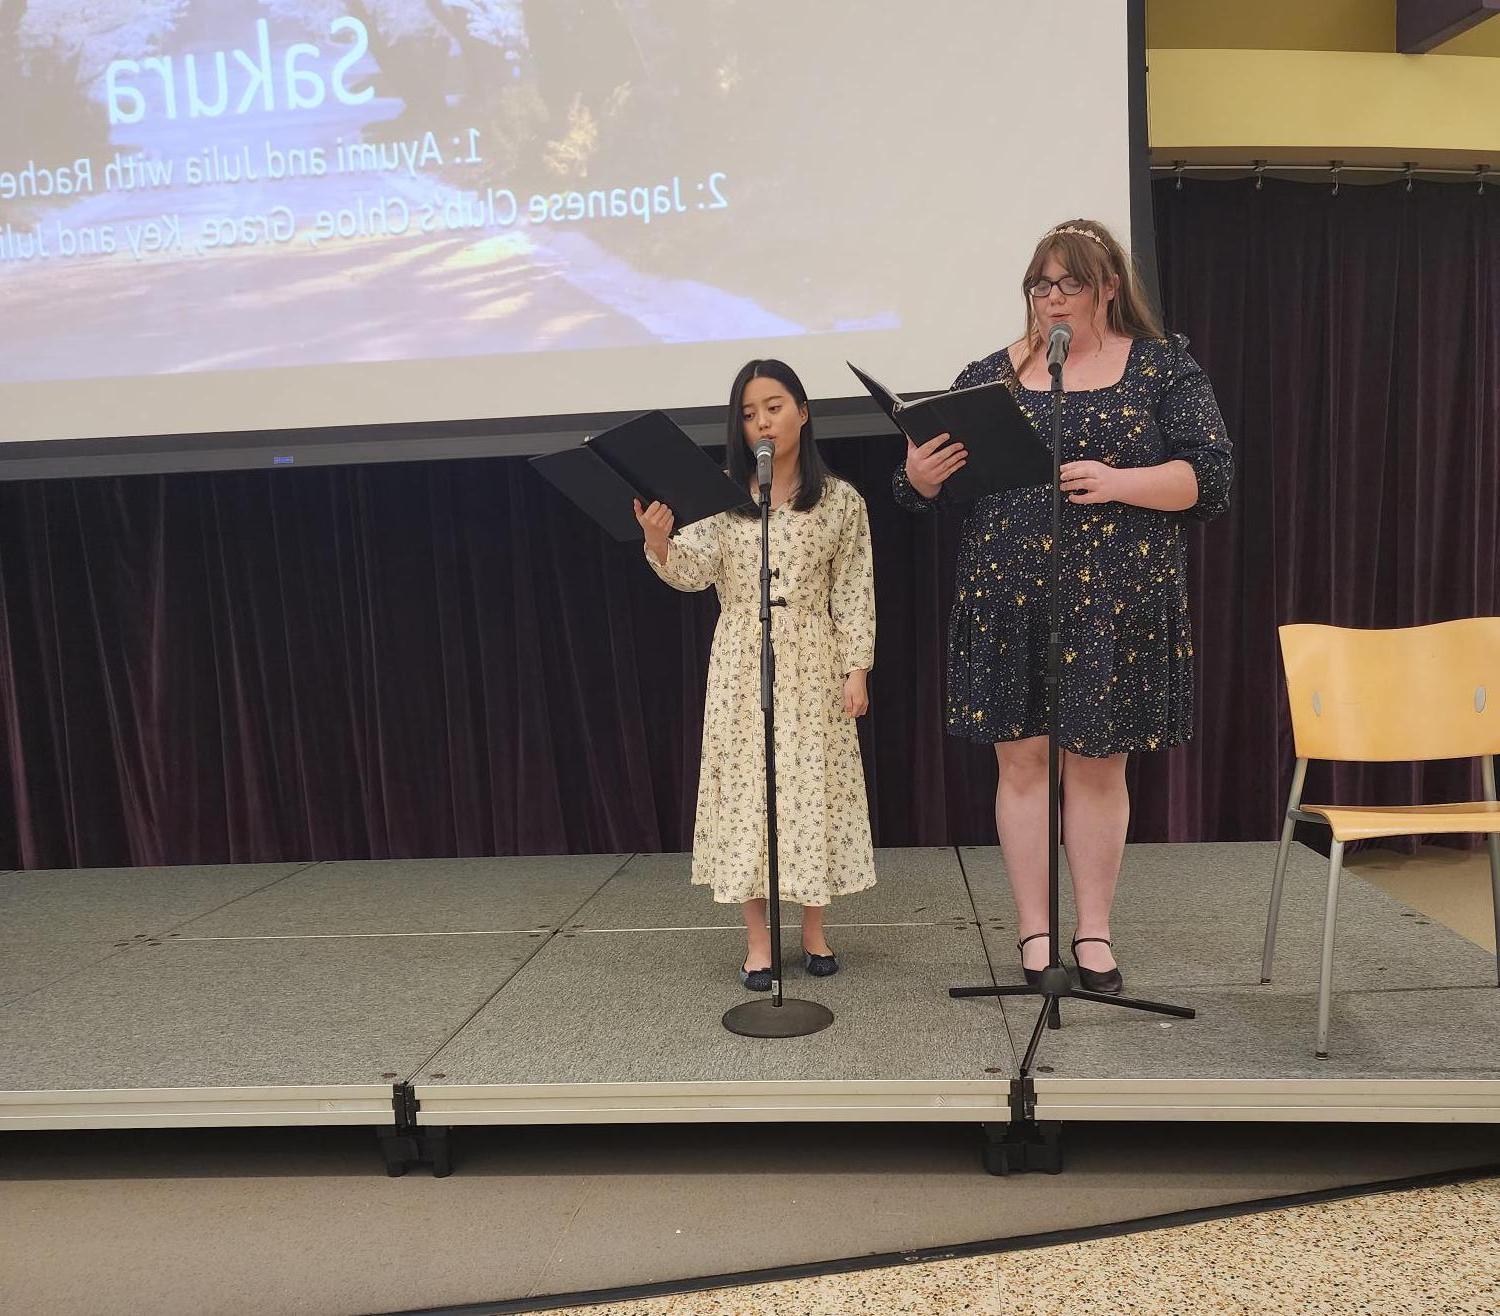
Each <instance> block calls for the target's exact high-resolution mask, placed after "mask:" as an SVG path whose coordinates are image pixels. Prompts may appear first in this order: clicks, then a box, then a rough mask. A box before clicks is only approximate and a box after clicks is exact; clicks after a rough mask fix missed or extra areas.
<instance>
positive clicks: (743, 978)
mask: <svg viewBox="0 0 1500 1316" xmlns="http://www.w3.org/2000/svg"><path fill="white" fill-rule="evenodd" d="M740 983H741V985H742V986H744V988H745V989H746V990H747V991H752V992H768V991H770V990H771V970H770V969H769V968H765V969H745V968H741V969H740Z"/></svg>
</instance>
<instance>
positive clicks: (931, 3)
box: [0, 0, 1141, 476]
mask: <svg viewBox="0 0 1500 1316" xmlns="http://www.w3.org/2000/svg"><path fill="white" fill-rule="evenodd" d="M1129 8H1130V6H1128V5H1127V4H1126V3H1125V0H1049V3H1047V4H1037V3H1035V0H928V3H923V4H916V3H905V2H899V0H363V2H361V0H94V2H93V3H90V4H87V5H83V4H78V3H76V2H74V3H69V2H65V0H3V3H0V297H3V321H0V476H5V475H10V476H15V475H33V474H47V473H60V472H64V471H67V472H71V473H89V472H97V473H107V472H111V471H121V470H132V469H158V470H160V469H174V468H178V469H187V468H194V467H202V466H214V465H227V466H236V465H237V466H253V465H259V464H270V463H272V462H275V463H278V464H295V463H304V464H305V463H306V462H308V461H314V462H316V461H323V460H348V459H369V458H380V457H387V458H389V457H413V456H426V455H432V456H451V455H456V454H460V453H465V452H478V451H538V450H542V449H544V448H546V447H549V446H556V445H557V444H560V443H563V442H571V441H573V440H574V438H575V437H576V435H577V434H578V433H581V432H584V431H585V430H587V429H590V428H597V427H599V426H600V425H602V424H604V423H607V421H608V419H609V418H610V417H612V416H617V415H623V414H627V413H633V412H638V411H641V410H646V409H649V408H655V407H662V408H667V409H675V410H680V411H682V412H683V414H684V415H685V416H687V417H688V418H689V419H697V420H701V421H702V422H703V424H704V426H705V427H708V426H709V425H710V424H711V421H712V418H713V417H714V416H715V415H716V414H718V413H716V412H715V411H714V410H713V409H714V408H721V407H722V406H723V404H724V402H725V397H726V394H727V389H728V384H729V381H730V379H731V378H732V376H733V374H734V372H735V370H736V369H737V368H738V367H739V366H740V365H741V364H742V363H743V362H744V361H745V360H746V359H747V358H748V357H751V356H763V355H774V356H780V357H783V358H785V359H786V360H788V361H789V362H791V363H792V364H793V365H794V366H795V367H796V368H797V369H798V370H799V371H800V372H801V373H802V375H803V377H804V379H805V380H806V382H807V384H808V386H809V390H810V392H811V393H812V394H813V395H814V397H815V398H817V399H841V398H852V397H854V396H856V395H857V394H858V393H859V389H858V386H857V385H856V384H855V382H854V380H853V378H852V376H851V375H850V374H849V372H848V369H847V367H846V365H845V362H846V361H849V360H852V361H855V362H856V363H857V364H859V365H861V366H863V367H864V368H866V369H868V370H870V371H871V372H872V373H874V374H875V375H876V376H877V377H879V378H881V379H882V380H885V381H887V382H889V383H890V384H892V385H893V386H894V387H896V388H898V389H900V390H902V391H911V392H918V391H924V390H930V389H937V388H942V387H945V386H947V385H948V384H949V383H950V382H951V380H952V379H953V377H954V375H955V374H956V373H957V371H958V370H959V368H960V367H961V366H962V365H963V364H964V363H965V362H966V361H969V360H971V359H973V358H974V357H977V356H980V355H983V354H985V353H987V352H990V351H992V350H994V349H995V348H996V347H998V346H1000V345H1001V344H1003V343H1004V342H1006V341H1009V340H1010V339H1011V338H1012V337H1014V336H1015V334H1016V333H1017V332H1018V330H1019V328H1020V325H1021V313H1022V312H1021V307H1022V297H1021V293H1020V289H1019V276H1020V273H1021V269H1022V266H1023V265H1024V262H1025V259H1026V257H1027V255H1028V254H1029V252H1030V250H1031V247H1032V244H1033V243H1034V242H1035V240H1036V238H1037V237H1038V236H1039V235H1040V234H1041V233H1042V232H1044V231H1045V230H1046V229H1047V228H1048V227H1049V226H1050V225H1052V224H1054V223H1056V222H1058V221H1060V220H1063V219H1066V218H1068V217H1072V216H1078V215H1088V216H1094V217H1098V218H1101V219H1103V220H1105V221H1106V222H1107V223H1109V224H1110V225H1112V226H1113V227H1114V228H1115V229H1116V231H1117V232H1118V233H1119V234H1120V235H1121V237H1122V239H1124V240H1125V241H1126V242H1127V243H1128V242H1129V241H1130V239H1131V222H1130V221H1131V183H1132V168H1131V154H1132V153H1131V114H1130V108H1131V100H1132V88H1131V65H1132V58H1133V52H1132V43H1133V42H1138V41H1139V40H1140V37H1139V32H1138V31H1136V30H1133V29H1135V28H1138V22H1135V21H1127V18H1128V15H1127V11H1128V9H1129ZM1139 53H1141V52H1135V54H1139ZM1139 90H1140V89H1139V87H1137V88H1136V92H1137V93H1138V95H1137V99H1139ZM1137 127H1138V129H1139V124H1138V125H1137ZM1139 136H1140V134H1139V131H1138V132H1137V148H1138V150H1137V154H1138V155H1139V149H1140V145H1141V143H1140V140H1139ZM700 409H702V410H700ZM832 410H833V412H834V413H835V414H837V413H838V410H839V409H838V408H837V407H836V406H835V407H834V408H833V409H832ZM845 410H846V411H847V412H849V413H850V414H852V415H855V416H867V415H868V414H869V413H868V411H867V409H865V408H863V407H857V406H853V405H851V406H849V407H847V408H845Z"/></svg>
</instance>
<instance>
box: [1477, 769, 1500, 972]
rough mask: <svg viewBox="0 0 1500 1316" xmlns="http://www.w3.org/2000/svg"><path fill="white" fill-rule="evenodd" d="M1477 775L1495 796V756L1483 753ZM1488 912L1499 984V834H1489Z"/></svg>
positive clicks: (1486, 793)
mask: <svg viewBox="0 0 1500 1316" xmlns="http://www.w3.org/2000/svg"><path fill="white" fill-rule="evenodd" d="M1479 775H1480V777H1481V779H1482V780H1483V782H1484V798H1485V799H1487V800H1493V799H1494V798H1495V756H1494V755H1493V754H1485V755H1484V756H1483V757H1481V758H1480V760H1479ZM1489 849H1490V913H1491V915H1492V916H1493V918H1494V920H1495V982H1496V984H1497V985H1500V836H1497V835H1496V834H1495V833H1494V832H1491V833H1490V835H1489Z"/></svg>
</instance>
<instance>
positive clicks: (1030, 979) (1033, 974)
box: [1016, 932, 1047, 987]
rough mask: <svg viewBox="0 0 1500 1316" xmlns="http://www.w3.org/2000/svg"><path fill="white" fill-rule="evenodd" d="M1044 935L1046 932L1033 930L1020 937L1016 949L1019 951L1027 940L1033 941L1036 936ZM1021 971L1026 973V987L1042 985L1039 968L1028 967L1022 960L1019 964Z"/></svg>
mask: <svg viewBox="0 0 1500 1316" xmlns="http://www.w3.org/2000/svg"><path fill="white" fill-rule="evenodd" d="M1046 935H1047V933H1045V932H1033V933H1032V934H1031V935H1030V936H1029V937H1022V938H1021V940H1020V941H1018V942H1016V949H1017V950H1018V951H1019V950H1021V949H1022V948H1023V947H1024V946H1025V945H1026V943H1027V942H1028V941H1035V940H1036V939H1037V938H1038V937H1045V936H1046ZM1021 972H1022V973H1024V974H1025V975H1026V985H1027V986H1028V987H1040V986H1041V985H1042V970H1041V969H1028V968H1027V967H1026V964H1025V962H1024V960H1023V961H1022V964H1021Z"/></svg>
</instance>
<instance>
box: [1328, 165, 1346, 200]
mask: <svg viewBox="0 0 1500 1316" xmlns="http://www.w3.org/2000/svg"><path fill="white" fill-rule="evenodd" d="M1343 167H1344V162H1343V161H1342V160H1330V161H1329V162H1328V168H1329V170H1330V171H1331V172H1332V174H1333V195H1334V196H1338V194H1339V170H1341V169H1342V168H1343Z"/></svg>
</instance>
